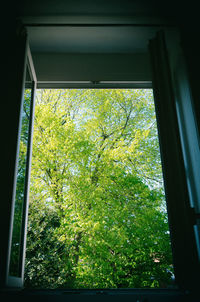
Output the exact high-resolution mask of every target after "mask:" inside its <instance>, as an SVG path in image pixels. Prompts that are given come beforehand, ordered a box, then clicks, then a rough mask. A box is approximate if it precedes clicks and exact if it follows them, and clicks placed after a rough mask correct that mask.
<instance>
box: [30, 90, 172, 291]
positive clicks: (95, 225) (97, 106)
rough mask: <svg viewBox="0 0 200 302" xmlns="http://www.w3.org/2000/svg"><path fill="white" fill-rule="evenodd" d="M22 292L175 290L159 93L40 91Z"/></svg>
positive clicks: (36, 117) (35, 128) (149, 91)
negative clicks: (157, 110) (158, 114)
mask: <svg viewBox="0 0 200 302" xmlns="http://www.w3.org/2000/svg"><path fill="white" fill-rule="evenodd" d="M29 199H30V200H29V219H28V232H27V249H26V267H25V286H27V287H37V288H60V287H62V288H63V287H65V288H139V287H168V286H170V284H171V282H172V275H173V268H172V256H171V247H170V238H169V228H168V219H167V213H166V205H165V197H164V191H163V181H162V169H161V163H160V153H159V144H158V134H157V126H156V119H155V110H154V103H153V95H152V90H150V89H146V90H141V89H65V90H64V89H61V90H58V89H54V90H38V92H37V99H36V106H35V121H34V137H33V153H32V170H31V186H30V198H29Z"/></svg>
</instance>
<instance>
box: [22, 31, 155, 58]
mask: <svg viewBox="0 0 200 302" xmlns="http://www.w3.org/2000/svg"><path fill="white" fill-rule="evenodd" d="M159 28H160V27H155V26H153V27H148V28H147V27H133V26H127V27H120V26H117V27H116V26H115V27H112V26H109V27H105V26H104V27H95V26H94V27H87V26H86V27H85V26H84V27H81V26H76V27H71V26H62V27H60V26H59V27H52V26H48V27H41V26H40V27H28V35H29V42H30V47H31V50H32V52H47V53H49V52H52V53H144V52H147V48H148V41H149V39H151V38H153V37H154V36H155V32H156V31H157V30H158V29H159Z"/></svg>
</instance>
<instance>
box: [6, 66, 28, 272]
mask: <svg viewBox="0 0 200 302" xmlns="http://www.w3.org/2000/svg"><path fill="white" fill-rule="evenodd" d="M31 83H32V82H31V78H30V75H29V70H28V67H27V70H26V80H25V89H24V99H23V108H22V115H21V133H20V146H19V157H18V168H17V169H18V170H17V180H16V192H15V194H16V195H15V210H14V222H13V234H12V245H11V258H10V271H9V274H10V275H11V276H17V277H18V276H20V275H21V272H20V254H21V248H22V246H21V239H22V238H21V231H22V227H23V226H22V224H23V208H24V201H25V200H24V199H25V190H26V188H25V182H26V164H27V156H28V154H27V148H28V138H29V122H30V106H31V91H32V90H31V85H32V84H31Z"/></svg>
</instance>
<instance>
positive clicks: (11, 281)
mask: <svg viewBox="0 0 200 302" xmlns="http://www.w3.org/2000/svg"><path fill="white" fill-rule="evenodd" d="M24 54H25V55H24V61H23V65H24V66H23V70H24V73H23V79H22V83H21V87H22V89H21V104H20V114H19V124H18V135H17V152H16V160H15V174H14V182H13V194H12V209H11V216H10V236H9V246H8V260H7V271H6V282H5V283H6V286H8V287H19V288H20V287H23V284H24V265H25V250H26V229H27V220H28V198H29V180H30V169H31V157H32V137H33V119H34V107H35V91H36V84H37V78H36V73H35V69H34V65H33V60H32V55H31V51H30V47H29V44H28V40H27V37H25V53H24ZM26 69H28V71H29V75H30V77H31V82H32V83H31V90H32V92H31V100H30V121H29V131H28V144H27V159H26V168H25V171H26V172H25V181H24V198H23V200H24V204H23V209H22V220H21V222H22V223H21V225H22V228H21V236H20V252H19V269H20V274H19V276H11V275H10V274H9V268H10V259H11V248H12V235H13V223H14V214H15V198H16V183H17V170H18V158H19V148H20V134H21V122H22V110H23V103H24V88H25V75H26Z"/></svg>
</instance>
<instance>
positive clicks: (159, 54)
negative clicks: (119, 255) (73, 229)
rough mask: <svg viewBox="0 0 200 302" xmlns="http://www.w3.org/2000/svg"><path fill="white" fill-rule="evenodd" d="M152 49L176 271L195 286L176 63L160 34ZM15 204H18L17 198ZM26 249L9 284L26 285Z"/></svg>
mask: <svg viewBox="0 0 200 302" xmlns="http://www.w3.org/2000/svg"><path fill="white" fill-rule="evenodd" d="M151 52H152V55H151V58H152V67H153V76H154V78H153V86H154V95H155V101H156V112H157V117H158V129H159V132H160V140H161V156H162V162H163V167H164V169H163V171H164V180H165V187H166V198H167V206H168V213H169V222H170V231H171V236H172V249H173V257H174V264H175V265H174V269H175V275H176V280H177V283H178V284H179V286H180V288H183V289H192V288H197V287H198V284H197V280H198V278H196V277H195V276H197V270H198V266H197V263H198V261H197V247H196V241H195V239H194V233H193V224H195V223H196V222H194V220H195V219H193V218H194V217H193V216H192V214H191V215H190V214H188V213H191V209H190V206H189V197H188V189H187V183H186V181H185V167H184V165H183V158H182V146H181V145H180V140H179V127H178V124H177V114H176V110H175V105H174V102H175V100H174V95H173V89H172V86H173V85H174V84H173V83H172V82H171V79H170V75H171V73H170V70H169V66H170V68H171V67H172V66H171V65H172V63H171V62H170V64H169V62H168V60H167V56H166V45H165V44H164V43H163V39H162V38H161V37H160V36H159V37H157V38H156V39H155V40H154V41H152V42H151ZM24 53H26V52H24ZM24 56H25V55H24ZM29 61H30V60H29ZM168 64H169V65H168ZM22 65H23V64H22ZM30 65H31V64H30ZM23 66H24V65H23ZM32 67H33V66H31V71H33V68H32ZM173 68H174V66H173ZM24 69H25V68H24ZM24 71H25V70H24ZM20 75H21V73H20ZM32 80H34V81H35V78H34V77H33V79H32ZM20 84H21V83H20ZM50 85H51V84H50ZM180 123H181V121H180ZM16 174H17V170H16ZM14 191H15V190H14ZM14 194H15V192H14ZM12 205H14V200H13V204H12ZM25 208H26V207H25ZM25 208H24V209H25ZM7 212H8V213H7V218H8V220H9V221H11V227H10V237H9V242H10V245H9V246H8V247H7V245H6V244H7V243H6V240H4V243H5V249H4V251H3V259H4V260H5V261H2V263H3V265H4V263H5V266H6V267H5V268H4V269H3V270H2V272H3V273H2V276H3V277H2V278H3V279H5V278H6V277H7V276H8V263H9V260H10V258H9V257H10V247H11V239H12V219H13V218H12V217H13V215H12V214H13V211H10V209H9V210H8V211H7ZM10 213H11V214H10ZM23 214H24V216H23V217H24V218H23V226H22V228H21V230H22V233H21V234H22V236H21V238H22V241H23V242H25V241H26V236H25V231H24V230H25V225H26V214H27V211H25V210H24V212H23ZM191 221H192V222H191ZM22 250H23V252H22V253H21V254H20V274H18V276H17V277H16V278H14V277H13V278H11V276H9V277H8V278H7V280H6V282H7V284H9V285H11V284H12V285H15V286H16V285H18V286H22V285H23V271H24V270H23V264H24V262H23V261H24V260H23V255H24V245H23V249H22ZM11 255H12V253H11ZM1 265H2V264H1ZM183 267H184V270H183ZM19 279H20V282H19V283H18V281H17V280H19Z"/></svg>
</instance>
